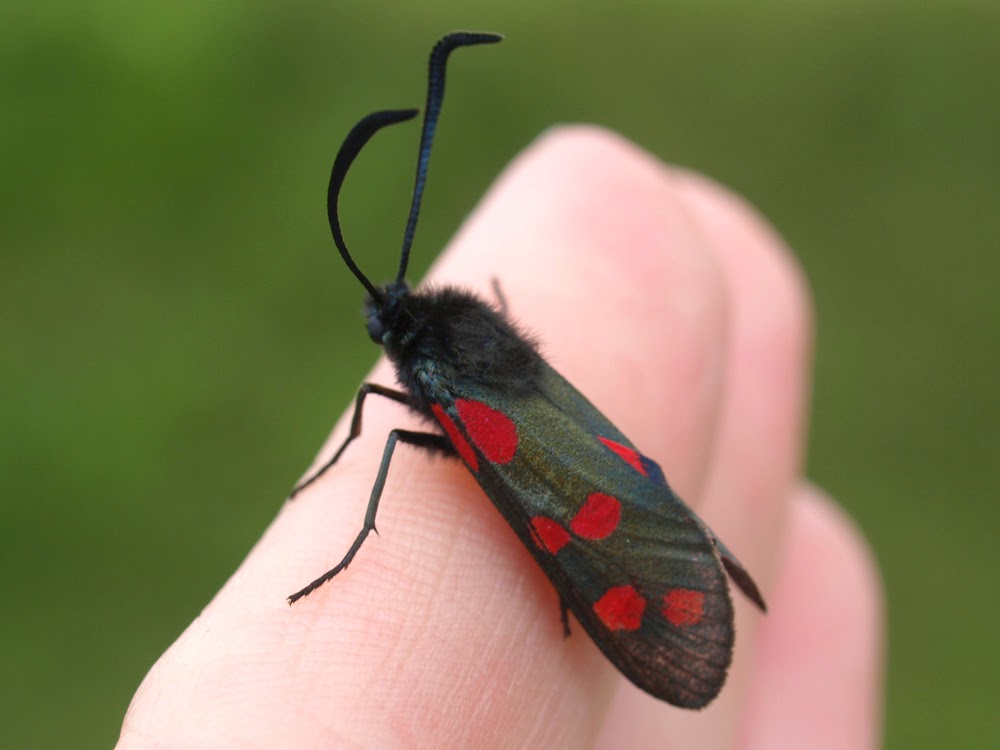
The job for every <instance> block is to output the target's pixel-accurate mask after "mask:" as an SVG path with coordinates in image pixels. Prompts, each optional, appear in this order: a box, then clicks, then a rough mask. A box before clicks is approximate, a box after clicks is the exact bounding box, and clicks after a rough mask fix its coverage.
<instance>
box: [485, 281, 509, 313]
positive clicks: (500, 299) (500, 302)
mask: <svg viewBox="0 0 1000 750" xmlns="http://www.w3.org/2000/svg"><path fill="white" fill-rule="evenodd" d="M490 286H491V287H493V294H495V295H496V297H497V307H498V308H499V309H500V314H501V315H503V316H504V317H506V316H507V311H508V310H509V309H510V307H509V306H508V305H507V298H506V297H505V296H504V293H503V290H502V289H500V279H498V278H497V277H496V276H494V277H493V278H492V279H490Z"/></svg>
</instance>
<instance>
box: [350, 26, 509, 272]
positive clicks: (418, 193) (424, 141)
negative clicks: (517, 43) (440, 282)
mask: <svg viewBox="0 0 1000 750" xmlns="http://www.w3.org/2000/svg"><path fill="white" fill-rule="evenodd" d="M501 39H503V36H502V35H500V34H493V33H488V32H486V33H476V32H471V31H456V32H454V33H451V34H448V35H447V36H446V37H444V38H443V39H441V41H439V42H438V43H437V44H436V45H434V49H433V50H431V61H430V73H429V74H428V80H427V105H426V108H425V109H424V127H423V131H422V132H421V134H420V151H419V152H418V154H417V178H416V181H415V183H414V185H413V201H412V202H411V204H410V217H409V219H408V220H407V222H406V232H405V233H404V234H403V250H402V253H401V254H400V257H399V273H397V274H396V281H397V282H401V281H403V279H404V277H405V276H406V265H407V263H408V262H409V260H410V245H412V244H413V233H414V231H416V228H417V217H418V216H419V215H420V201H421V199H422V198H423V195H424V183H425V182H427V164H428V162H429V161H430V158H431V146H432V145H433V143H434V130H435V129H436V128H437V122H438V116H439V115H440V114H441V102H442V101H443V100H444V73H445V67H446V65H447V62H448V55H450V54H451V52H452V50H455V49H458V48H459V47H468V46H471V45H474V44H494V43H496V42H499V41H500V40H501ZM342 254H343V253H342ZM348 265H352V264H348ZM352 270H354V269H353V268H352ZM355 275H357V272H355ZM365 286H366V287H367V286H368V285H367V284H366V285H365Z"/></svg>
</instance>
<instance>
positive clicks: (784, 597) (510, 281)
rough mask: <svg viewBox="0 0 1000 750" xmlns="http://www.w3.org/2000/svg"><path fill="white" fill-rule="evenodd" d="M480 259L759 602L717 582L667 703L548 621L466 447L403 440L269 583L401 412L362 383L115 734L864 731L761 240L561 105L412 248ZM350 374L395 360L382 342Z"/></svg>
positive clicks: (502, 742)
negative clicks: (692, 695) (476, 197)
mask: <svg viewBox="0 0 1000 750" xmlns="http://www.w3.org/2000/svg"><path fill="white" fill-rule="evenodd" d="M417 252H419V250H418V251H417ZM359 254H360V255H361V256H362V258H363V251H362V252H361V253H359ZM493 277H498V278H499V279H500V283H501V286H502V289H503V292H504V295H505V297H506V298H507V300H508V302H509V305H510V312H511V314H512V315H513V316H514V317H515V318H516V319H518V320H519V321H520V323H521V324H522V326H523V327H524V328H526V329H527V330H529V331H531V332H535V333H537V334H538V336H539V338H540V339H541V341H542V349H543V353H544V354H545V356H546V357H547V359H548V360H549V362H550V363H551V364H552V365H553V366H554V367H555V368H556V369H557V370H559V371H560V372H561V373H562V374H563V375H565V376H566V377H567V378H568V379H569V380H570V382H572V383H573V384H574V385H576V386H577V388H579V389H580V390H581V391H582V392H583V393H584V394H585V395H586V396H587V397H588V398H589V399H590V400H591V401H592V402H593V403H594V404H595V405H596V406H597V407H598V408H600V409H601V410H602V411H603V412H604V413H605V414H606V415H607V416H608V417H609V418H610V419H611V420H612V421H613V422H614V423H615V424H616V425H617V426H618V427H619V428H621V429H622V431H623V432H624V433H625V434H626V435H628V436H629V438H630V440H632V441H633V442H634V443H635V444H636V445H637V446H639V447H640V448H641V449H642V451H643V452H644V453H645V454H647V455H649V456H651V457H653V458H654V459H656V460H657V461H658V462H659V463H660V464H661V465H662V466H663V468H664V471H665V473H666V475H667V478H668V480H669V481H670V483H671V485H672V486H673V487H674V488H675V489H676V490H677V492H678V494H679V495H680V496H681V497H683V498H684V499H685V501H686V502H687V503H688V504H689V505H691V506H692V507H693V508H694V509H695V510H696V511H697V512H698V513H699V515H701V517H702V518H704V520H705V521H706V522H707V523H708V525H709V526H710V527H711V528H712V529H713V530H714V531H715V532H716V533H717V534H718V535H719V537H720V538H722V539H723V540H724V541H725V542H726V544H727V546H728V547H729V548H730V549H732V550H733V552H734V553H735V554H736V555H737V556H738V557H739V558H740V560H741V561H742V562H743V564H744V565H745V566H746V568H747V569H748V570H749V571H750V572H751V574H752V575H753V576H754V577H755V579H756V580H757V582H758V584H759V585H760V587H761V590H762V591H763V593H764V596H765V598H766V600H767V602H768V606H769V613H768V614H767V615H763V616H762V615H760V614H759V613H757V612H756V610H754V609H753V607H752V606H751V605H749V604H748V602H746V600H744V599H742V598H741V596H740V594H739V593H738V592H734V599H735V600H736V610H737V624H736V629H737V635H736V653H735V658H734V662H733V666H732V668H731V670H730V675H729V679H728V680H727V684H726V685H725V687H724V688H723V691H722V693H721V694H720V696H719V698H718V699H717V700H716V701H715V702H714V703H712V704H711V705H710V706H709V707H708V708H707V709H705V710H704V711H701V712H685V711H682V710H680V709H675V708H673V707H671V706H668V705H667V704H664V703H662V702H658V701H656V700H654V699H652V698H650V697H649V696H647V695H645V694H644V693H642V692H640V691H638V690H637V689H635V688H633V687H632V686H631V685H630V684H629V683H627V682H626V681H625V680H624V678H623V677H621V676H620V675H619V674H618V673H617V672H616V671H615V670H614V668H613V667H612V666H611V665H610V663H608V662H607V661H606V660H605V659H604V657H603V656H602V655H601V654H600V652H599V651H598V650H597V648H596V647H595V646H594V645H593V644H592V643H591V642H590V641H589V639H588V638H587V636H586V634H585V633H584V632H583V631H582V628H580V627H579V626H577V627H574V628H573V635H572V637H571V638H569V639H568V640H565V639H564V638H563V634H562V625H561V623H560V620H559V608H558V597H557V595H556V593H555V591H554V590H553V589H552V587H551V585H550V584H549V583H548V581H547V580H546V579H545V577H544V575H543V574H542V572H541V570H540V569H538V568H537V566H536V565H535V564H534V562H533V561H532V559H531V557H530V555H529V554H528V552H527V551H526V550H524V549H523V548H522V547H521V546H520V543H519V542H518V540H517V538H516V536H515V535H514V533H513V532H512V531H511V530H510V529H509V528H507V527H506V525H505V522H504V521H503V519H502V517H501V516H500V514H499V513H498V512H497V511H496V510H495V509H494V508H493V506H492V505H491V504H490V502H489V501H488V500H487V499H486V498H485V497H484V496H483V493H482V491H481V490H480V489H479V488H478V486H477V485H476V483H475V481H474V480H473V478H472V477H471V475H470V474H469V473H468V471H467V470H466V469H465V468H464V467H462V466H461V465H460V464H459V463H458V462H455V461H447V460H441V459H434V458H430V457H428V456H427V455H426V454H424V453H422V452H418V451H414V450H412V449H408V448H406V447H402V448H400V449H399V450H397V452H396V455H395V457H394V459H393V463H392V467H391V469H390V472H389V479H388V482H387V484H386V489H385V493H384V495H383V498H382V503H381V506H380V510H379V523H378V528H379V531H380V533H381V535H382V536H381V537H375V536H371V537H369V539H368V541H367V542H366V544H365V545H364V546H363V547H362V550H361V552H360V553H359V554H358V556H357V557H356V558H355V560H354V562H353V563H352V565H351V567H350V568H349V570H348V571H346V572H344V573H342V574H341V575H340V576H338V577H337V578H336V579H335V580H334V581H332V582H330V583H328V584H327V585H325V586H324V587H322V588H321V589H319V590H318V591H316V592H315V593H313V594H312V595H311V596H309V597H307V598H305V599H303V600H301V601H300V602H298V603H297V604H296V605H295V606H293V607H291V608H290V607H289V606H288V605H287V604H286V603H285V596H287V595H288V594H290V593H291V592H293V591H296V590H297V589H299V588H300V587H301V586H303V585H304V584H306V583H308V582H309V581H311V580H312V579H313V578H315V577H316V576H317V575H319V574H320V573H322V572H323V571H325V570H326V569H328V568H329V567H331V566H332V565H333V564H334V563H336V562H337V561H338V560H339V559H340V558H341V556H342V555H343V553H344V552H345V551H346V549H347V547H348V546H349V545H350V543H351V541H352V540H353V538H354V535H355V534H356V533H357V531H358V530H359V529H360V527H361V522H362V516H363V514H364V508H365V503H366V501H367V498H368V494H369V491H370V489H371V484H372V481H373V479H374V475H375V470H376V468H377V466H378V462H379V459H380V457H381V452H382V447H383V446H384V443H385V436H386V433H387V432H388V431H389V430H390V429H392V428H393V427H404V428H416V429H420V428H421V422H420V421H419V420H418V419H417V418H415V417H414V416H413V415H412V414H409V413H408V412H406V411H405V410H404V409H403V408H401V407H400V406H399V405H398V404H393V403H390V402H386V401H384V400H382V399H373V400H371V401H370V402H369V404H368V405H367V406H366V409H365V423H364V430H363V433H362V436H361V437H360V438H359V439H358V440H356V441H355V442H354V443H353V444H352V445H351V447H350V448H349V449H348V451H347V452H346V453H345V455H344V457H343V458H342V459H341V461H340V462H339V463H338V464H337V466H336V467H335V468H334V469H333V470H332V471H330V472H329V473H328V474H327V475H326V476H324V477H323V478H322V479H321V480H320V481H319V482H317V483H316V484H315V485H313V486H311V487H310V488H309V489H308V490H307V491H306V492H303V493H302V494H301V495H300V496H299V497H298V498H296V499H295V501H293V502H291V503H288V504H286V505H285V507H284V508H283V509H282V511H281V513H280V514H279V515H278V517H277V518H276V519H275V521H274V523H273V524H272V525H271V527H270V528H269V529H268V530H267V532H266V533H265V535H264V536H263V537H262V539H261V540H260V542H259V543H258V544H257V545H256V546H255V548H254V549H253V550H252V551H251V553H250V555H249V556H248V557H247V559H246V560H245V562H244V563H243V565H241V567H240V568H239V570H238V571H237V572H236V573H235V574H234V575H233V577H232V578H231V579H230V580H229V581H228V582H227V583H226V585H225V586H224V587H223V589H222V590H221V591H220V592H219V594H218V595H217V596H216V597H215V598H214V599H213V601H212V602H211V603H210V604H209V605H208V606H207V607H206V608H205V610H204V611H203V612H202V613H201V615H200V616H199V617H198V618H197V619H196V620H195V621H194V622H193V623H192V624H191V625H190V626H189V627H188V629H187V630H186V631H185V632H184V633H183V634H182V635H181V637H180V638H179V639H178V640H177V642H176V643H174V644H173V646H171V648H170V649H169V650H168V651H167V652H166V653H165V654H164V655H163V656H162V657H161V658H160V660H159V661H158V662H157V663H156V664H155V665H154V666H153V668H152V670H151V671H150V673H149V675H147V677H146V679H145V680H144V681H143V684H142V686H141V687H140V689H139V691H138V692H137V694H136V696H135V698H134V700H133V703H132V706H131V707H130V709H129V713H128V715H127V717H126V720H125V724H124V726H123V729H122V735H121V739H120V741H119V748H123V749H125V748H149V747H163V748H181V747H183V748H197V747H205V748H219V747H225V748H242V747H268V748H271V747H288V748H310V747H323V748H328V747H378V748H386V747H407V748H409V747H425V746H426V747H435V748H440V747H463V748H466V747H484V748H485V747H504V748H507V747H518V748H522V747H523V748H528V747H544V748H553V747H571V748H577V747H585V746H590V745H595V744H596V745H597V746H598V747H605V746H606V747H616V748H617V747H629V748H640V747H661V748H662V747H699V748H712V747H734V746H740V747H747V748H768V749H769V750H773V749H780V748H786V747H787V748H802V747H809V748H825V747H829V748H847V747H849V748H865V747H873V746H875V745H877V743H878V738H879V731H880V711H881V659H882V654H881V650H882V642H881V638H882V629H881V628H882V623H881V616H882V599H881V597H882V594H881V587H880V583H879V579H878V573H877V571H876V569H875V566H874V563H873V562H872V559H871V557H870V555H869V553H868V551H867V548H866V547H865V545H864V542H863V541H862V540H861V539H860V537H859V536H858V534H857V532H856V531H855V530H854V528H853V526H852V525H851V523H850V521H849V520H847V519H846V518H845V517H844V515H843V514H842V513H841V512H840V511H839V510H837V508H836V507H835V506H834V505H833V504H832V503H831V502H830V501H829V500H827V499H826V498H825V497H824V496H823V495H822V493H820V492H819V491H818V490H816V489H815V488H813V487H811V486H810V485H809V484H808V483H807V482H806V481H805V480H804V479H803V477H802V475H801V472H802V466H801V461H802V457H803V452H804V448H803V446H804V440H805V435H804V423H805V413H806V408H807V401H808V390H809V361H810V357H811V335H812V331H811V320H810V305H809V300H808V293H807V291H806V289H805V286H804V284H803V281H802V279H801V278H800V276H799V274H798V271H797V270H796V267H795V265H794V263H793V262H792V260H791V257H790V255H789V254H788V253H787V251H786V250H785V249H784V248H783V246H782V245H781V243H780V241H779V240H778V239H777V238H776V237H775V236H774V235H773V234H772V233H771V232H770V230H768V229H767V227H766V226H765V225H764V224H763V223H762V222H761V220H760V219H759V218H758V217H757V216H756V215H755V214H754V213H753V212H752V211H751V210H750V209H749V208H748V207H747V206H745V205H744V204H743V203H742V202H740V200H739V199H737V198H735V197H733V196H732V195H730V194H728V193H726V192H724V191H723V190H721V189H720V188H718V187H716V186H713V185H712V184H710V183H709V182H708V181H707V180H705V179H703V178H700V177H698V176H696V175H693V174H690V173H687V172H684V171H681V170H677V169H673V168H667V167H664V166H663V165H661V164H659V163H658V162H656V161H654V160H653V159H652V158H651V157H649V156H648V155H646V154H644V153H641V152H639V151H638V150H636V149H635V148H634V147H632V146H630V145H629V144H627V143H625V142H623V141H621V140H620V139H618V138H617V137H615V136H612V135H610V134H608V133H606V132H604V131H599V130H596V129H593V128H566V129H559V130H554V131H552V132H551V133H549V134H547V135H546V136H544V137H543V138H541V139H540V140H539V142H538V143H536V144H535V145H533V146H532V147H531V148H530V149H528V150H527V151H526V152H525V153H524V154H523V155H522V156H521V157H520V158H519V159H518V160H517V161H516V162H515V163H514V164H513V165H512V166H511V168H510V169H509V170H508V171H507V172H506V173H505V174H504V175H503V177H502V178H501V179H500V181H499V182H498V184H497V185H496V186H495V187H494V188H493V190H492V191H491V192H490V194H489V195H488V196H487V198H486V200H485V201H484V202H483V204H482V205H481V206H480V207H479V208H478V209H477V210H476V212H475V213H474V214H473V216H472V217H471V218H470V220H469V221H468V222H467V224H466V225H465V226H464V227H463V229H462V231H461V232H460V233H459V235H458V236H457V237H456V238H455V240H454V241H453V242H452V244H451V246H450V248H449V250H448V252H447V253H446V254H445V255H443V256H442V258H441V259H440V261H439V262H438V263H437V264H436V265H435V267H434V269H433V271H432V273H431V280H432V281H438V282H440V281H442V280H447V281H449V282H456V283H460V284H463V285H466V286H470V287H473V288H476V289H480V290H483V293H484V295H488V294H489V292H488V290H489V283H490V280H491V279H492V278H493ZM360 293H361V292H360V289H359V295H360ZM358 335H359V336H363V335H364V325H363V321H361V320H360V319H359V321H358ZM369 380H371V381H372V382H377V383H383V384H386V385H392V384H393V382H394V379H393V376H392V372H391V369H390V368H389V366H388V365H387V364H386V363H385V361H384V360H383V361H380V363H379V364H378V366H377V367H376V369H375V372H374V373H373V375H372V377H371V378H369ZM347 424H348V420H347V419H342V420H341V422H340V423H339V425H338V427H337V429H336V430H335V432H334V436H333V438H331V441H330V443H329V444H328V446H327V448H326V449H325V450H324V453H323V455H324V456H328V455H329V454H330V451H331V450H332V448H333V447H335V446H336V445H338V444H339V443H340V442H341V441H342V440H343V438H344V436H345V435H346V427H347ZM423 428H424V429H426V425H423ZM571 624H574V623H572V621H571Z"/></svg>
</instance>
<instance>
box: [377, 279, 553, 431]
mask: <svg viewBox="0 0 1000 750" xmlns="http://www.w3.org/2000/svg"><path fill="white" fill-rule="evenodd" d="M379 291H380V292H382V294H383V298H382V299H381V300H380V301H379V302H375V301H374V300H372V299H371V298H369V299H368V300H367V301H366V311H367V313H368V320H369V323H368V330H369V334H378V337H377V338H376V336H375V335H373V336H372V338H373V339H375V341H376V343H379V344H381V345H382V346H383V347H384V348H385V353H386V355H387V356H388V357H389V360H390V361H391V362H392V364H393V365H394V366H395V368H396V378H397V380H398V381H399V384H400V385H401V386H403V387H404V388H405V389H406V390H407V391H409V392H410V393H411V394H413V395H414V396H415V397H416V400H417V402H418V403H417V406H418V410H419V411H421V412H424V413H429V410H430V406H429V404H430V403H440V402H441V399H442V396H443V395H445V394H443V393H441V392H440V390H439V389H440V387H442V386H439V384H444V383H456V382H463V383H465V384H467V385H478V386H485V387H491V388H492V387H498V386H500V385H502V386H503V387H504V388H507V389H508V390H510V389H513V390H517V391H527V390H529V389H531V388H532V387H534V386H535V385H536V383H537V380H538V378H539V376H540V374H541V371H542V364H543V363H542V358H541V356H540V355H539V353H538V349H537V347H536V345H535V343H534V342H533V341H532V340H531V339H529V338H527V337H525V336H524V335H523V334H522V333H521V332H519V331H518V330H517V328H516V327H515V326H514V324H513V323H512V322H511V321H510V320H509V319H508V318H507V317H506V316H505V315H504V314H503V313H501V312H500V311H498V310H495V309H494V308H493V307H491V306H490V305H489V304H487V303H486V302H484V301H483V300H482V299H480V298H479V297H477V296H476V295H475V294H472V293H471V292H468V291H465V290H463V289H457V288H455V287H442V288H438V289H431V290H428V291H424V292H410V291H409V290H408V289H405V288H400V286H399V285H395V284H394V285H389V286H388V287H385V288H383V289H381V290H379Z"/></svg>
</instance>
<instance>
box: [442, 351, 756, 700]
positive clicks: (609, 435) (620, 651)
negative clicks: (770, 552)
mask: <svg viewBox="0 0 1000 750" xmlns="http://www.w3.org/2000/svg"><path fill="white" fill-rule="evenodd" d="M449 386H450V387H449V391H450V396H451V399H452V400H451V401H450V402H449V403H441V404H438V405H436V406H435V407H434V413H435V416H436V417H437V419H438V421H439V422H441V425H442V427H443V428H444V430H445V432H446V434H448V436H449V437H450V438H451V440H452V442H453V443H454V444H455V446H456V449H457V451H458V453H459V455H461V456H462V458H463V460H465V462H466V464H467V465H468V466H469V468H470V469H471V470H472V471H473V473H474V474H475V475H476V479H477V481H478V482H479V484H480V485H481V486H482V487H483V489H484V490H485V491H486V493H487V494H488V495H489V496H490V498H491V499H492V500H493V502H494V504H495V505H496V506H497V507H498V508H499V510H500V511H501V513H503V515H504V516H505V517H506V519H507V521H508V522H509V523H510V524H511V526H512V527H513V528H514V530H515V531H516V532H517V534H518V535H519V536H520V537H521V539H522V541H523V542H524V543H525V545H527V547H528V548H529V550H530V551H531V552H532V554H533V555H534V556H535V558H536V559H537V560H538V562H539V563H540V564H541V566H542V568H543V569H544V570H545V572H546V573H547V574H548V576H549V578H550V579H551V580H552V582H553V584H555V586H556V588H557V589H558V591H559V594H560V596H561V597H562V599H563V600H564V601H565V602H566V604H567V605H568V606H569V608H570V609H571V610H572V612H573V614H574V615H575V616H576V618H577V619H578V620H579V621H580V623H581V624H582V625H583V627H584V628H585V629H586V630H587V632H588V633H589V634H590V635H591V637H592V638H593V639H594V641H595V642H596V643H597V644H598V646H599V647H600V648H601V650H602V651H604V653H605V654H606V655H607V656H608V658H609V659H610V660H611V661H612V662H613V663H614V664H615V665H616V666H617V667H618V668H619V669H620V670H621V671H622V673H624V674H625V675H626V676H627V677H628V678H629V679H630V680H632V681H633V682H634V683H635V684H636V685H638V686H639V687H641V688H642V689H644V690H646V691H647V692H649V693H651V694H653V695H655V696H656V697H658V698H661V699H664V700H667V701H669V702H671V703H674V704H676V705H680V706H687V707H700V706H703V705H705V704H706V703H708V702H709V701H710V700H711V699H712V698H713V697H715V695H716V694H717V693H718V691H719V689H720V688H721V687H722V683H723V681H724V680H725V675H726V670H727V668H728V666H729V662H730V660H731V657H732V646H733V627H732V619H733V611H732V603H731V601H730V597H729V590H728V586H727V582H726V577H725V573H724V572H723V566H722V561H721V558H720V553H719V550H718V549H717V547H716V543H715V538H714V536H713V535H712V534H711V532H710V531H709V530H708V529H707V528H706V527H705V525H704V524H703V523H702V522H701V521H700V520H699V519H698V518H697V516H695V515H694V513H693V512H692V511H691V510H690V509H689V508H688V507H687V506H686V505H685V504H684V503H683V502H681V501H680V500H679V499H678V498H677V497H676V495H674V494H673V492H672V491H671V490H670V488H669V487H668V486H667V484H666V482H665V481H664V479H663V474H662V472H661V471H660V469H659V466H657V465H656V464H655V463H654V462H653V461H651V460H650V459H648V458H646V457H645V456H642V455H641V454H640V453H639V452H638V451H637V450H636V449H635V448H634V446H632V444H631V443H629V441H628V440H627V438H625V436H624V435H622V434H621V432H619V431H618V430H617V429H616V428H615V427H614V426H613V425H612V424H611V423H610V422H609V421H608V420H607V419H606V418H605V417H604V416H603V415H602V414H601V413H600V412H599V411H598V410H597V409H595V408H594V407H593V406H592V405H591V404H590V403H589V402H588V401H587V400H586V399H585V398H584V397H583V396H582V395H581V394H580V393H579V392H578V391H576V389H575V388H573V386H572V385H570V384H569V383H568V382H567V381H566V380H565V379H563V378H562V377H561V376H560V375H559V374H558V373H557V372H555V370H553V369H552V368H551V367H548V366H547V365H546V366H545V371H544V372H543V373H542V376H541V378H540V379H539V381H538V386H537V388H536V390H535V392H533V393H529V394H525V395H522V396H516V397H512V396H511V395H510V394H509V393H499V392H495V391H492V390H491V389H484V388H483V387H482V386H477V385H476V384H470V383H463V382H458V383H450V384H449ZM733 564H734V565H735V566H736V568H737V569H738V570H739V571H742V567H741V566H739V563H737V562H735V558H733ZM744 575H745V572H744ZM746 578H747V580H749V576H746ZM751 583H752V582H751ZM741 586H742V584H741ZM757 596H758V598H759V594H758V595H757Z"/></svg>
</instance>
